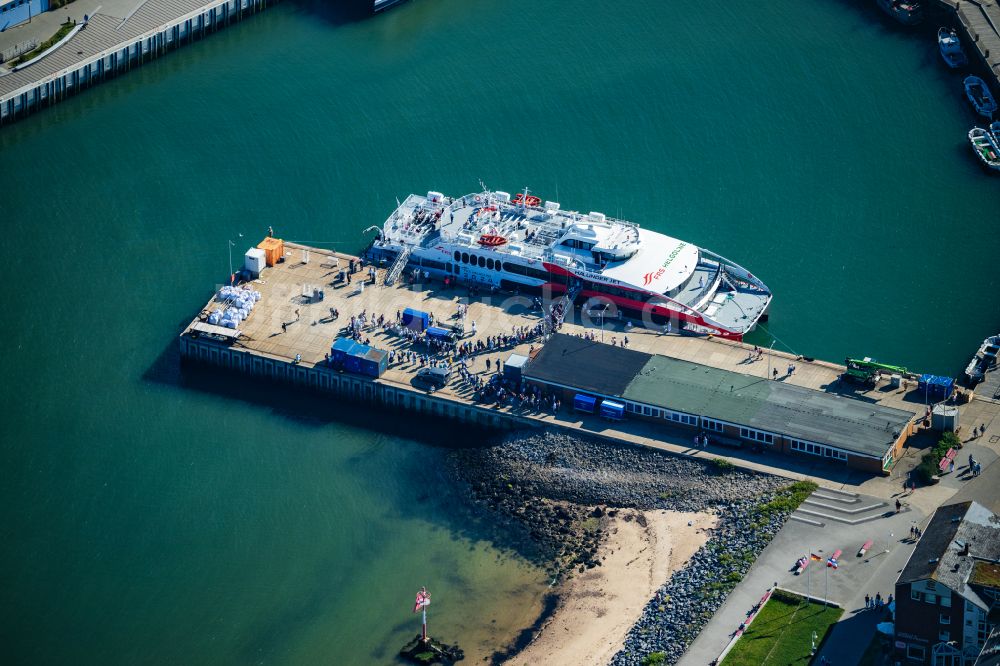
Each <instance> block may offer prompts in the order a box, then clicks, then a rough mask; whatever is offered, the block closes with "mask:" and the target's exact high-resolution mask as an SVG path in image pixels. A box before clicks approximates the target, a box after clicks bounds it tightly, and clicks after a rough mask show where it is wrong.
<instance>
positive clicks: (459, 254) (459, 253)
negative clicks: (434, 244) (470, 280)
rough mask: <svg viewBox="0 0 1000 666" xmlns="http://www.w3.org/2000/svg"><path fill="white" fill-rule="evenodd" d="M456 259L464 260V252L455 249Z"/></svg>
mask: <svg viewBox="0 0 1000 666" xmlns="http://www.w3.org/2000/svg"><path fill="white" fill-rule="evenodd" d="M455 261H462V253H461V252H459V251H458V250H455Z"/></svg>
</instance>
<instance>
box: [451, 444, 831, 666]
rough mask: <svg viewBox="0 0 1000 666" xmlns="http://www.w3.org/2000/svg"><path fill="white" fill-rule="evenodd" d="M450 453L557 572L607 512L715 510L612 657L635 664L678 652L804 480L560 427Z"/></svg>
mask: <svg viewBox="0 0 1000 666" xmlns="http://www.w3.org/2000/svg"><path fill="white" fill-rule="evenodd" d="M450 461H451V466H452V470H453V473H454V474H456V475H457V476H458V477H459V478H460V479H461V480H463V481H464V482H466V483H467V484H468V488H469V490H470V493H471V495H472V498H473V499H474V501H475V502H476V503H477V504H478V505H480V506H482V507H485V508H487V509H488V510H489V513H490V514H491V516H492V517H494V518H495V517H499V518H500V519H501V520H500V522H501V523H504V526H503V527H504V529H509V527H511V526H514V527H515V528H517V529H519V530H522V532H523V533H524V534H525V535H526V536H527V537H528V540H529V541H530V542H531V543H532V544H533V546H534V549H533V550H532V551H531V552H532V554H533V559H535V560H536V561H537V562H539V563H540V564H543V565H544V566H546V567H548V569H549V572H550V573H551V574H552V575H553V578H554V580H558V579H559V578H561V577H564V576H567V575H571V574H572V573H574V572H575V571H585V570H586V569H587V568H591V567H595V566H598V565H599V564H600V562H599V560H598V550H599V546H600V544H601V541H602V538H603V531H602V528H603V526H604V524H605V522H606V516H615V515H616V514H619V513H621V514H622V515H621V517H622V518H625V519H635V520H638V521H643V520H644V517H643V515H642V511H645V510H653V509H666V510H671V511H693V512H697V511H706V510H707V511H714V512H716V513H717V514H718V515H719V523H718V526H717V527H716V529H715V530H714V532H713V534H712V536H711V538H710V539H709V541H708V542H707V544H706V545H705V547H703V548H702V549H700V550H699V551H698V552H697V553H696V554H695V555H694V557H693V558H692V559H691V560H690V561H689V562H688V564H687V565H686V566H685V567H684V568H683V569H681V570H680V571H678V572H676V573H675V574H674V575H673V576H672V577H671V578H670V580H669V581H668V582H667V583H666V584H665V585H664V586H663V587H662V588H660V590H658V591H657V593H656V594H655V595H654V597H653V598H652V599H651V600H650V602H649V603H648V604H647V606H646V608H645V609H644V611H643V613H642V616H641V618H640V620H639V622H638V623H637V624H636V625H635V626H634V627H633V628H632V629H631V631H630V632H629V634H628V637H627V639H626V641H625V646H624V648H623V649H622V650H621V651H620V652H619V653H618V654H616V655H615V657H614V659H613V663H614V664H616V665H618V664H640V663H642V660H643V659H644V658H645V657H647V656H648V655H649V654H651V653H663V661H662V662H661V663H674V662H676V661H677V660H678V659H679V658H680V656H681V655H682V654H683V653H684V651H685V650H686V648H687V646H688V645H689V644H690V643H691V641H692V640H693V639H694V638H695V637H696V636H697V635H698V632H699V631H700V630H701V628H702V627H703V626H704V624H705V623H706V622H707V621H708V619H709V618H711V616H712V614H713V613H714V612H715V611H716V610H717V609H718V608H719V607H720V606H721V605H722V603H723V602H724V601H725V598H726V596H727V594H728V593H729V591H730V590H731V589H732V588H733V587H735V586H736V584H737V583H738V582H739V581H740V580H741V579H742V577H743V575H744V574H745V573H746V571H747V570H748V569H749V568H750V566H751V565H752V564H753V561H754V559H755V558H756V556H757V554H758V553H759V552H760V551H761V550H762V549H763V548H764V547H765V546H766V545H767V544H768V543H769V542H770V540H771V539H772V538H773V536H774V535H775V534H776V533H777V531H778V530H779V529H781V526H782V525H783V524H784V522H785V520H786V519H787V517H788V515H789V514H790V513H791V511H792V510H793V509H794V507H795V506H797V504H798V502H800V501H801V499H803V498H804V496H805V495H804V494H803V493H805V494H808V491H809V490H811V488H809V487H807V485H803V484H799V485H798V486H792V485H791V482H790V481H789V480H788V479H784V478H781V477H777V476H773V475H768V474H758V473H752V472H748V471H744V470H740V469H738V468H735V467H734V466H732V465H731V464H729V463H727V462H726V461H723V460H701V459H696V458H688V457H681V456H674V455H670V454H667V453H663V452H659V451H655V450H652V449H644V448H638V447H629V446H619V445H615V444H611V443H606V442H603V441H598V440H596V439H591V438H586V437H579V436H575V435H574V436H570V435H567V434H565V433H561V432H530V433H515V434H513V435H511V436H508V437H507V438H505V439H504V440H503V441H501V442H499V443H498V444H496V445H493V446H489V447H482V448H474V449H460V450H457V451H454V452H452V454H451V456H450ZM800 486H801V487H800ZM790 487H795V488H797V490H791V489H789V488H790ZM521 550H522V552H525V553H527V552H528V551H526V550H525V549H521ZM557 589H558V588H557ZM547 606H548V607H550V608H551V607H552V606H553V604H551V603H550V604H547ZM536 626H537V625H536ZM528 638H529V637H528V636H522V637H521V639H520V640H519V642H520V643H522V644H523V643H524V642H526V641H527V640H528Z"/></svg>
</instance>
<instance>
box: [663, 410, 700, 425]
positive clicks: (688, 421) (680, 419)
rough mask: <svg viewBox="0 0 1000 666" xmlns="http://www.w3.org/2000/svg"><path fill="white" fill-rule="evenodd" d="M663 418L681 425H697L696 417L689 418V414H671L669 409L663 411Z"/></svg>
mask: <svg viewBox="0 0 1000 666" xmlns="http://www.w3.org/2000/svg"><path fill="white" fill-rule="evenodd" d="M663 418H665V419H667V420H668V421H673V422H674V423H683V424H685V425H692V426H697V425H698V417H697V416H691V415H690V414H684V413H682V412H673V411H671V410H669V409H664V410H663Z"/></svg>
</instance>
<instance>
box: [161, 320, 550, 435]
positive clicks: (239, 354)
mask: <svg viewBox="0 0 1000 666" xmlns="http://www.w3.org/2000/svg"><path fill="white" fill-rule="evenodd" d="M179 344H180V354H181V358H182V359H183V360H185V361H188V362H197V363H200V364H204V365H208V366H214V367H217V368H223V369H226V370H230V371H233V372H238V373H242V374H245V375H247V376H250V377H255V378H259V379H268V380H272V381H277V382H281V383H285V384H290V385H293V386H298V387H301V388H305V389H310V390H315V391H319V392H320V393H328V394H333V395H337V396H340V397H342V398H346V399H348V400H351V401H353V402H358V403H362V404H368V405H375V406H384V407H390V408H393V409H398V410H408V411H415V412H419V413H423V414H428V415H431V416H436V417H440V418H445V419H449V420H452V421H456V422H459V423H468V424H475V425H477V426H481V427H486V428H495V429H498V430H508V429H513V428H522V427H525V426H530V427H538V424H536V423H534V422H533V421H531V420H530V419H524V418H521V417H518V416H517V415H513V414H506V413H497V412H495V411H493V410H492V409H490V408H489V407H484V406H479V405H471V404H466V403H463V402H458V401H456V400H452V399H450V398H446V397H443V396H435V395H433V394H428V393H426V392H424V391H421V390H418V389H416V388H412V387H407V386H405V385H401V384H396V383H392V382H387V381H385V380H382V379H372V378H369V377H364V376H361V375H353V374H350V373H346V372H341V371H339V370H336V369H334V368H333V367H330V366H326V365H324V364H318V365H307V364H304V363H295V362H294V361H288V360H286V359H282V358H272V357H268V356H267V355H265V354H261V353H259V352H252V351H249V350H244V349H240V348H238V347H232V346H230V345H228V344H225V343H222V342H218V341H216V340H212V339H210V338H207V337H197V338H195V337H192V336H190V335H182V336H181V337H180V338H179Z"/></svg>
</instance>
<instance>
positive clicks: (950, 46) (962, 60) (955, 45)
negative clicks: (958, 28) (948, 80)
mask: <svg viewBox="0 0 1000 666" xmlns="http://www.w3.org/2000/svg"><path fill="white" fill-rule="evenodd" d="M938 48H939V49H940V50H941V57H942V58H944V62H945V64H947V65H948V66H949V67H951V68H952V69H958V68H959V67H963V66H965V65H966V64H968V62H969V59H968V58H966V57H965V51H963V50H962V42H961V41H960V40H959V39H958V33H957V32H955V29H954V28H952V29H950V30H949V29H948V28H938Z"/></svg>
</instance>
